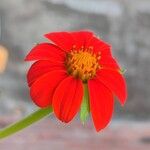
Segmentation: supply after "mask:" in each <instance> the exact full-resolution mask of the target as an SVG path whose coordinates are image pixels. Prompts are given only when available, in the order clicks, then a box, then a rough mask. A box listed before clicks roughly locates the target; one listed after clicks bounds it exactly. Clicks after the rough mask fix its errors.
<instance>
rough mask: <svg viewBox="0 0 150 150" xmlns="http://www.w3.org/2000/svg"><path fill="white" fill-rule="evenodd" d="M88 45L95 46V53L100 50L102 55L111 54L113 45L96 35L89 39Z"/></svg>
mask: <svg viewBox="0 0 150 150" xmlns="http://www.w3.org/2000/svg"><path fill="white" fill-rule="evenodd" d="M88 46H89V47H90V46H91V47H93V51H94V52H95V53H98V52H100V53H101V55H110V56H111V46H110V45H108V44H107V43H106V42H104V41H102V40H100V39H98V38H96V37H93V38H92V39H91V40H90V41H89V43H88Z"/></svg>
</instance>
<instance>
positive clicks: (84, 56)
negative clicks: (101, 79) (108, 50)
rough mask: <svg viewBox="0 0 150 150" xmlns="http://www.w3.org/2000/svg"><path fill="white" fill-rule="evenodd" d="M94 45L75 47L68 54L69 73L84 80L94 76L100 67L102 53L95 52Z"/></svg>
mask: <svg viewBox="0 0 150 150" xmlns="http://www.w3.org/2000/svg"><path fill="white" fill-rule="evenodd" d="M92 49H93V48H92V47H89V48H87V49H84V48H81V49H80V50H76V49H75V47H74V48H73V49H72V51H71V52H70V53H68V55H67V61H66V67H67V70H68V73H69V74H71V75H73V76H74V77H79V78H80V79H81V80H82V81H83V82H87V80H89V79H91V78H93V77H94V76H95V75H96V71H97V69H99V68H100V65H99V59H100V53H98V54H94V53H93V51H92Z"/></svg>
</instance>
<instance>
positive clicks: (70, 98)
mask: <svg viewBox="0 0 150 150" xmlns="http://www.w3.org/2000/svg"><path fill="white" fill-rule="evenodd" d="M82 97H83V87H82V81H81V80H79V79H75V78H73V77H72V76H69V77H68V78H66V79H64V80H63V81H62V82H61V83H60V84H59V86H58V87H57V88H56V91H55V93H54V96H53V100H52V105H53V108H54V112H55V114H56V116H57V117H58V118H59V119H60V120H61V121H63V122H69V121H71V120H72V119H73V117H74V116H75V115H76V113H77V111H78V110H79V108H80V105H81V101H82Z"/></svg>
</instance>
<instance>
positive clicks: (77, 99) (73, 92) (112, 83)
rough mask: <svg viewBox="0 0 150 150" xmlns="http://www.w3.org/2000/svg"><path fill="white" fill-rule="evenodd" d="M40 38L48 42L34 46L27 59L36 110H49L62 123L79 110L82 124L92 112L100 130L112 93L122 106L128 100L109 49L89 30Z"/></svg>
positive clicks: (109, 112)
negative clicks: (47, 108) (46, 39)
mask: <svg viewBox="0 0 150 150" xmlns="http://www.w3.org/2000/svg"><path fill="white" fill-rule="evenodd" d="M45 37H46V38H48V39H49V40H51V43H41V44H37V45H36V46H35V47H34V48H33V49H32V50H31V52H30V53H29V54H28V55H27V57H26V60H27V61H36V62H35V63H34V64H33V65H32V66H31V68H30V70H29V72H28V75H27V80H28V85H29V87H30V95H31V98H32V100H33V101H34V102H35V104H37V105H38V106H39V107H41V108H45V107H49V106H52V107H53V109H54V113H55V115H56V117H57V118H58V119H60V120H61V121H63V122H66V123H67V122H69V121H71V120H72V119H73V118H74V116H75V115H76V114H77V112H78V111H79V110H81V119H83V120H84V119H85V118H86V117H87V116H88V114H89V113H90V112H91V114H92V118H93V122H94V125H95V128H96V130H97V131H99V130H101V129H103V128H105V127H106V126H107V124H108V123H109V121H110V119H111V117H112V113H113V106H114V96H113V95H116V96H117V97H118V99H119V101H120V103H121V104H122V105H124V103H125V101H126V98H127V90H126V83H125V79H124V78H123V76H122V74H121V70H120V67H119V65H118V64H117V62H116V60H115V59H114V58H113V56H112V54H111V47H110V45H108V44H107V43H105V42H104V41H102V40H101V39H99V38H97V37H96V36H95V35H94V34H93V33H92V32H89V31H79V32H54V33H48V34H46V35H45ZM80 108H81V109H80Z"/></svg>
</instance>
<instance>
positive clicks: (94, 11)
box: [0, 0, 150, 119]
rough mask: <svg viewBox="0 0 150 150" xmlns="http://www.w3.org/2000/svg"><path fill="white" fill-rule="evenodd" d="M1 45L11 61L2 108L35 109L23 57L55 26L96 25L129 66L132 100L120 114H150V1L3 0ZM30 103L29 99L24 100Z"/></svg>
mask: <svg viewBox="0 0 150 150" xmlns="http://www.w3.org/2000/svg"><path fill="white" fill-rule="evenodd" d="M0 16H1V22H2V23H1V26H2V33H1V44H3V45H5V46H7V48H8V49H9V53H10V60H9V64H8V68H7V70H6V72H5V73H4V74H3V75H1V77H0V91H1V94H0V112H1V113H3V112H6V111H7V112H11V113H12V112H13V111H14V110H16V109H19V110H20V109H21V110H23V111H25V112H26V111H27V110H29V111H30V110H31V108H32V107H34V105H31V104H32V103H30V104H29V103H28V102H30V98H29V95H28V88H27V85H26V83H25V73H26V71H27V68H28V67H29V65H28V64H27V63H25V62H24V61H23V59H24V57H25V55H26V54H27V53H28V51H29V50H30V49H31V48H32V46H33V45H34V43H36V42H40V41H43V40H45V39H44V38H43V37H42V35H43V34H44V33H47V32H52V31H62V30H78V29H79V30H81V29H91V30H93V31H95V32H96V33H97V34H98V35H99V36H100V37H101V38H103V39H104V40H106V41H108V42H109V43H111V44H112V46H113V54H114V56H115V57H116V58H117V59H118V61H119V62H120V64H121V66H122V67H124V68H126V69H127V72H126V74H125V76H126V79H127V84H128V93H129V94H128V95H129V96H128V102H127V104H126V106H125V107H124V108H123V109H121V108H120V106H119V103H117V104H116V106H117V108H116V110H117V114H118V116H120V117H123V116H126V117H127V118H131V119H132V118H140V119H143V118H150V117H149V116H150V67H149V65H150V1H149V0H142V1H141V0H132V1H131V0H38V1H37V0H11V1H10V0H0ZM24 103H25V104H24Z"/></svg>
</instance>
